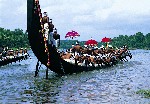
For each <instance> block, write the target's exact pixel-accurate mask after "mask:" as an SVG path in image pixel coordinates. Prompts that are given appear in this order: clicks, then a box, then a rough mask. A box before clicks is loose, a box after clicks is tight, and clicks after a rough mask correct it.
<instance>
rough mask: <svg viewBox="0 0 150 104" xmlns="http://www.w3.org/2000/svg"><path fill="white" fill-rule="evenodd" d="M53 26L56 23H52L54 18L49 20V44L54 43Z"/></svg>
mask: <svg viewBox="0 0 150 104" xmlns="http://www.w3.org/2000/svg"><path fill="white" fill-rule="evenodd" d="M53 28H54V25H53V24H52V19H50V22H49V35H48V44H53V40H54V39H53Z"/></svg>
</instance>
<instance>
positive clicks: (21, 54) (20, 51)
mask: <svg viewBox="0 0 150 104" xmlns="http://www.w3.org/2000/svg"><path fill="white" fill-rule="evenodd" d="M19 56H20V57H21V56H23V48H20V50H19Z"/></svg>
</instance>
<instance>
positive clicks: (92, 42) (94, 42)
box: [85, 39, 98, 46]
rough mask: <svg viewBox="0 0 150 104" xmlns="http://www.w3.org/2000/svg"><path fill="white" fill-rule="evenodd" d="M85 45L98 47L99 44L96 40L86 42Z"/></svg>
mask: <svg viewBox="0 0 150 104" xmlns="http://www.w3.org/2000/svg"><path fill="white" fill-rule="evenodd" d="M85 45H89V46H95V45H98V42H97V41H96V40H93V39H90V40H87V41H86V42H85Z"/></svg>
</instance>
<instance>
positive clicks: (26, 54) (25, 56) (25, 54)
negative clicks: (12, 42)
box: [24, 48, 29, 59]
mask: <svg viewBox="0 0 150 104" xmlns="http://www.w3.org/2000/svg"><path fill="white" fill-rule="evenodd" d="M28 56H29V54H28V52H27V48H25V49H24V58H25V59H27V57H28Z"/></svg>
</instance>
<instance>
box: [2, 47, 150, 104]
mask: <svg viewBox="0 0 150 104" xmlns="http://www.w3.org/2000/svg"><path fill="white" fill-rule="evenodd" d="M131 53H132V54H133V58H132V59H131V60H129V61H128V62H124V63H120V64H118V65H116V66H115V67H111V68H106V69H100V70H94V71H90V72H82V73H78V74H72V75H66V76H58V75H57V74H55V73H53V72H51V71H49V79H48V80H46V79H45V69H46V68H45V66H44V65H42V66H41V68H40V72H39V76H38V77H37V78H34V71H35V65H36V62H37V59H36V57H35V56H34V54H33V53H32V51H29V54H30V55H31V59H28V60H24V61H22V62H20V63H19V62H17V63H13V64H9V65H6V66H3V67H0V88H1V89H0V103H2V104H3V103H4V104H5V103H6V104H16V103H18V104H37V103H38V104H41V103H44V104H45V103H50V104H52V103H54V104H150V99H148V98H144V97H143V96H142V95H138V94H136V91H138V90H140V89H150V58H149V57H150V51H149V50H132V51H131Z"/></svg>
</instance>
